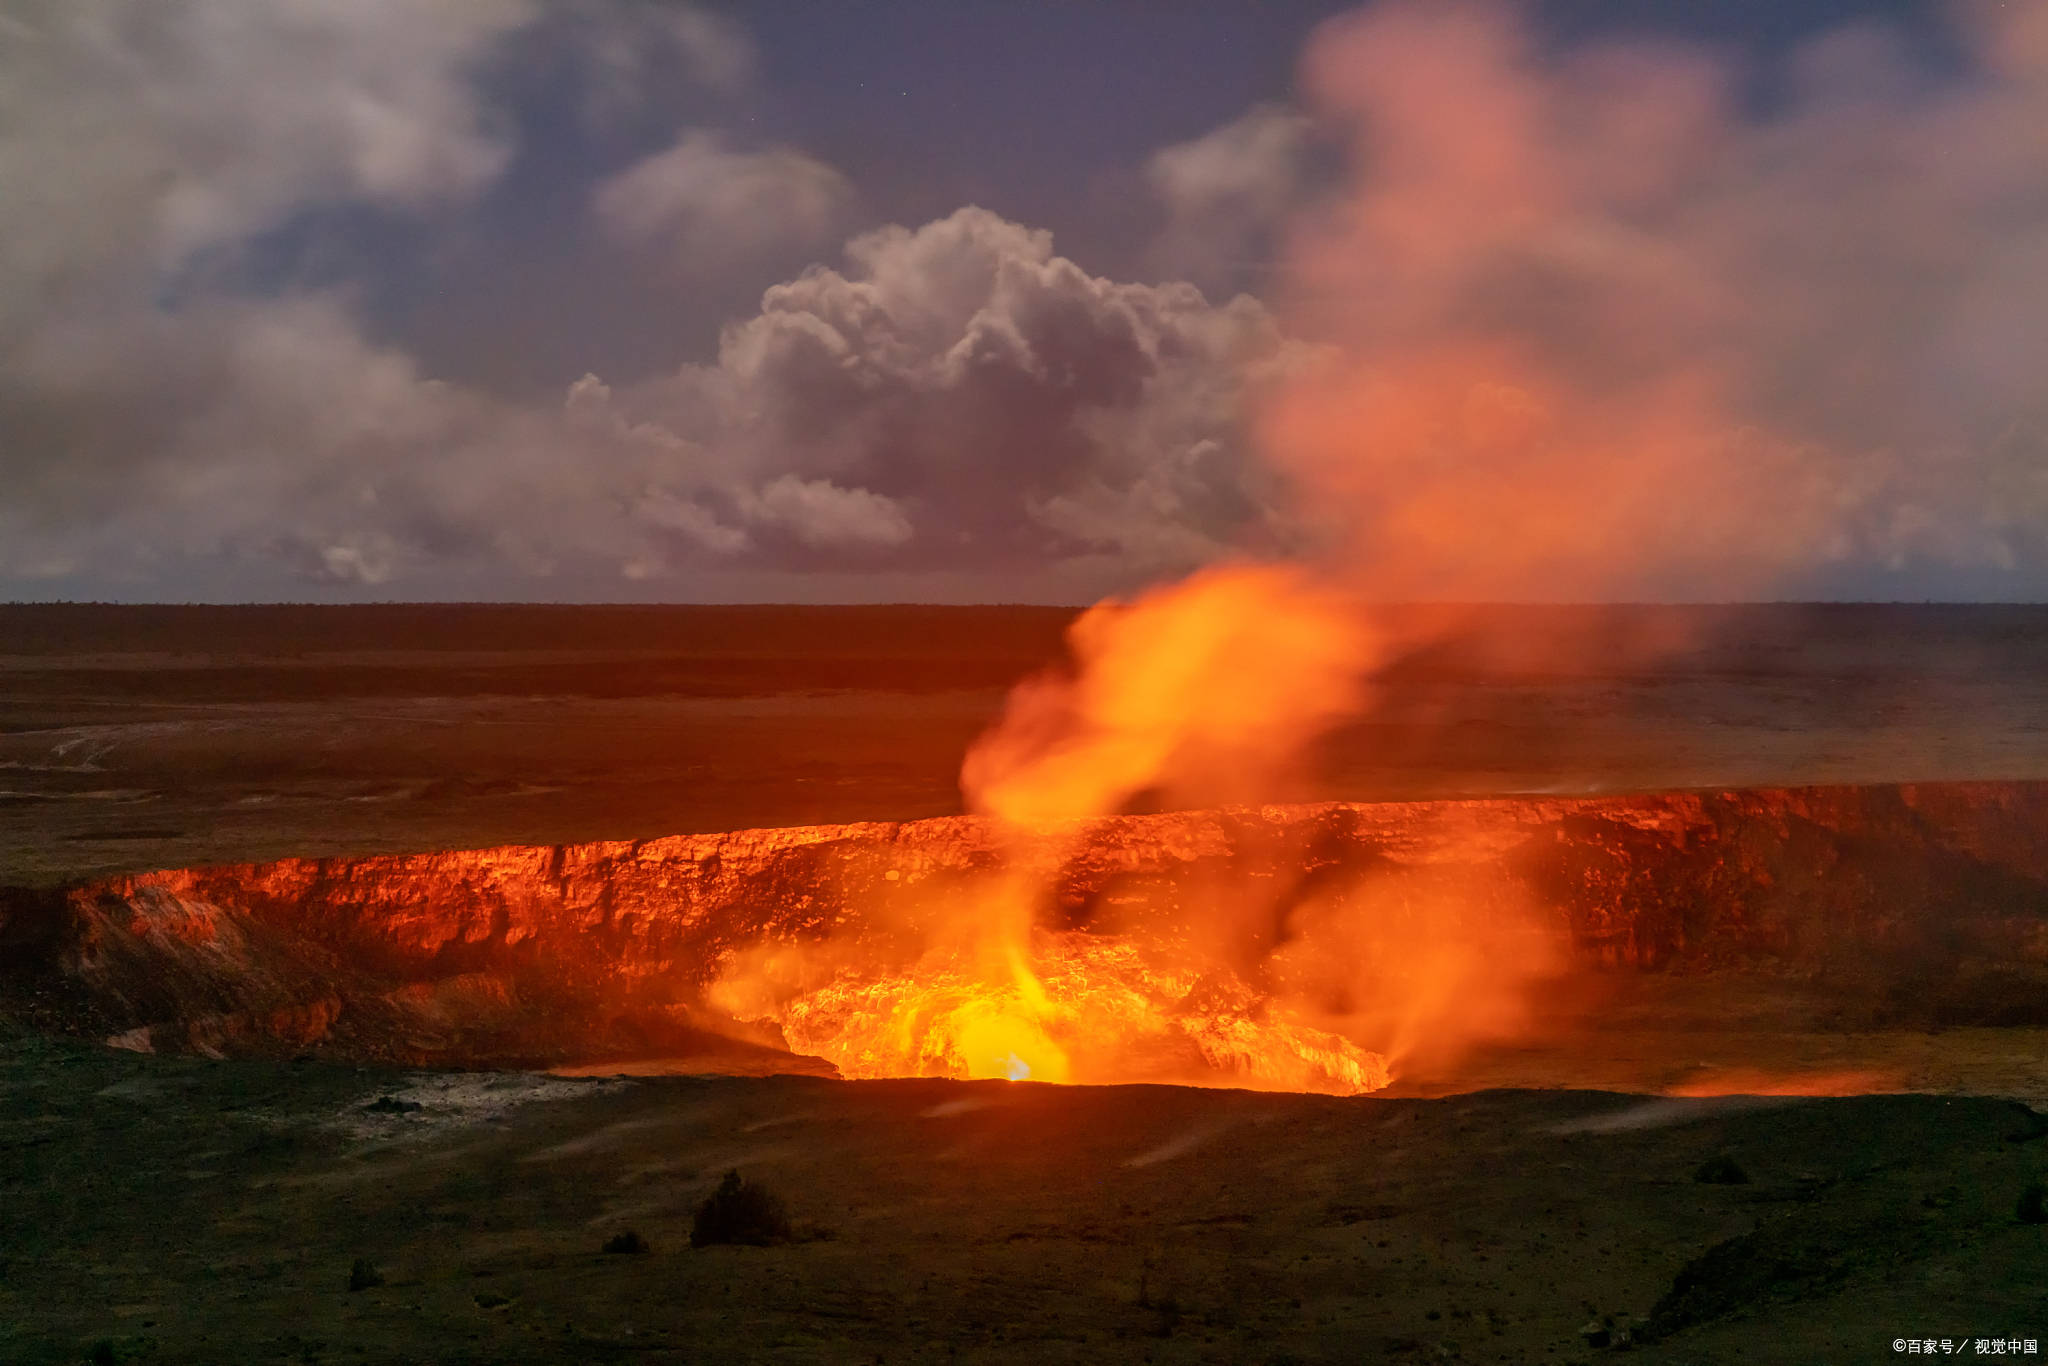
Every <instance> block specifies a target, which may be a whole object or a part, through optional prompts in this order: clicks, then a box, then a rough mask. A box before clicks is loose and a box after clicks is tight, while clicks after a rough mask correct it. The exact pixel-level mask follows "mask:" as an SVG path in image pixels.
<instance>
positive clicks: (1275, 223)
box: [1145, 105, 1314, 284]
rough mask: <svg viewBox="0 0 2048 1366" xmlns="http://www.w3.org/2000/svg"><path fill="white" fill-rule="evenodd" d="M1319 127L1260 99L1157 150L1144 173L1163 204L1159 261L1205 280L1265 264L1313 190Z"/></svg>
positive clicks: (1169, 271)
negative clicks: (1311, 158) (1311, 162)
mask: <svg viewBox="0 0 2048 1366" xmlns="http://www.w3.org/2000/svg"><path fill="white" fill-rule="evenodd" d="M1313 129H1314V124H1313V123H1312V122H1311V120H1310V119H1309V118H1308V117H1307V116H1305V115H1303V114H1301V113H1300V112H1298V111H1295V110H1291V109H1285V108H1282V107H1280V106H1277V105H1257V106H1254V107H1253V108H1252V109H1249V110H1247V111H1246V112H1245V113H1243V114H1241V115H1239V116H1238V117H1237V118H1235V119H1232V120H1231V121H1230V122H1229V123H1226V124H1223V125H1222V126H1221V127H1218V128H1215V129H1212V130H1210V131H1209V132H1207V133H1205V134H1203V135H1202V136H1201V137H1199V138H1196V139H1194V140H1193V141H1190V142H1182V143H1176V144H1175V145H1173V146H1171V147H1166V148H1162V149H1160V150H1159V151H1158V152H1155V153H1154V154H1153V155H1152V157H1151V159H1150V160H1149V161H1147V162H1146V163H1145V178H1146V180H1147V181H1148V182H1149V183H1150V184H1151V186H1152V190H1153V193H1154V194H1156V195H1157V196H1158V197H1159V200H1160V203H1161V204H1162V206H1163V207H1164V208H1165V210H1166V226H1165V228H1164V229H1163V231H1162V232H1161V233H1160V235H1159V238H1158V240H1157V241H1156V242H1154V243H1153V245H1152V249H1151V257H1152V260H1153V263H1154V265H1155V266H1156V267H1157V268H1158V269H1159V270H1160V271H1161V272H1163V273H1164V274H1165V275H1167V276H1168V277H1170V278H1178V279H1192V280H1194V281H1196V282H1197V283H1202V284H1208V283H1210V282H1211V281H1214V280H1219V279H1226V280H1227V279H1230V278H1232V277H1233V276H1235V275H1238V274H1240V273H1241V272H1242V271H1243V270H1244V269H1245V268H1247V267H1248V266H1252V265H1257V264H1263V263H1264V261H1265V259H1266V258H1267V257H1268V256H1269V255H1270V253H1271V252H1272V251H1273V250H1274V249H1275V242H1274V238H1275V236H1276V234H1277V233H1278V232H1279V230H1280V228H1281V225H1282V224H1283V223H1285V222H1286V220H1287V218H1288V217H1289V215H1291V214H1292V213H1293V212H1294V211H1295V210H1297V209H1298V208H1300V207H1301V204H1302V203H1303V201H1304V199H1305V198H1306V196H1307V194H1308V190H1309V183H1308V181H1309V177H1308V166H1307V162H1308V151H1309V141H1310V137H1311V134H1312V132H1313Z"/></svg>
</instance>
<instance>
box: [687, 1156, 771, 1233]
mask: <svg viewBox="0 0 2048 1366" xmlns="http://www.w3.org/2000/svg"><path fill="white" fill-rule="evenodd" d="M789 1238H790V1228H789V1215H788V1213H787V1212H786V1211H785V1210H784V1209H783V1208H782V1201H780V1200H778V1199H776V1198H775V1196H774V1194H773V1193H772V1192H770V1191H769V1190H768V1189H767V1188H766V1187H764V1186H761V1185H758V1184H756V1183H755V1182H752V1181H742V1180H741V1179H740V1174H739V1173H738V1172H736V1171H735V1172H727V1173H726V1174H725V1179H724V1180H723V1181H720V1182H719V1183H718V1189H717V1190H716V1191H714V1192H712V1195H711V1198H710V1199H709V1200H706V1201H705V1202H704V1203H703V1204H702V1205H700V1206H699V1207H698V1209H697V1221H696V1223H694V1224H692V1225H691V1227H690V1246H691V1247H708V1246H710V1245H711V1244H713V1243H744V1244H747V1245H748V1246H751V1247H766V1246H768V1245H769V1244H770V1243H786V1242H788V1241H789Z"/></svg>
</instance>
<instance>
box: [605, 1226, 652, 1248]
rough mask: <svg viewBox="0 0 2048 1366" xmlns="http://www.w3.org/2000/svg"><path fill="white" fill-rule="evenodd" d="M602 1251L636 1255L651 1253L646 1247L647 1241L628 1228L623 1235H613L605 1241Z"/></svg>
mask: <svg viewBox="0 0 2048 1366" xmlns="http://www.w3.org/2000/svg"><path fill="white" fill-rule="evenodd" d="M604 1250H605V1251H606V1252H619V1253H636V1252H649V1251H652V1249H651V1248H649V1247H648V1246H647V1240H646V1239H645V1238H642V1237H641V1236H640V1232H639V1230H638V1229H630V1228H629V1229H627V1230H626V1231H625V1232H624V1233H617V1234H613V1235H612V1236H611V1237H609V1238H607V1239H605V1241H604Z"/></svg>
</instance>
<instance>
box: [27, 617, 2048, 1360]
mask: <svg viewBox="0 0 2048 1366" xmlns="http://www.w3.org/2000/svg"><path fill="white" fill-rule="evenodd" d="M1070 615H1071V614H1070V613H1067V612H1064V611H1061V610H1053V609H1031V608H1006V609H948V608H912V607H905V608H808V609H799V608H585V607H575V608H571V607H552V608H551V607H462V608H447V607H362V608H316V609H308V608H292V607H277V608H148V607H0V884H12V885H15V886H26V887H50V886H55V885H58V884H61V883H65V882H68V881H71V880H74V879H78V878H81V877H86V876H93V875H101V874H107V873H118V872H124V871H138V870H144V869H150V868H160V867H170V866H185V865H195V864H207V863H222V862H244V861H252V860H262V859H272V858H279V857H287V856H314V855H328V854H365V853H377V852H403V851H412V850H427V849H437V848H470V847H480V846H487V845H498V844H508V843H528V844H539V843H560V842H566V841H587V840H599V839H624V838H635V837H640V836H653V835H661V834H676V833H688V832H708V831H719V830H731V829H740V828H747V827H760V826H781V825H800V824H818V823H827V822H847V821H861V820H903V819H912V818H918V817H925V816H937V815H945V814H949V813H952V812H955V811H957V810H958V809H959V795H958V791H957V787H956V785H955V778H956V775H957V771H958V763H959V758H960V754H961V752H962V750H963V749H964V748H965V746H966V744H967V743H968V742H969V741H970V740H971V738H972V737H973V736H974V735H975V734H976V733H977V732H978V731H979V730H980V729H981V728H982V727H983V726H984V725H985V724H987V722H988V721H989V720H990V719H992V718H993V716H994V715H995V714H996V713H997V711H998V709H999V708H1000V705H1001V701H1002V697H1003V695H1004V692H1005V690H1006V688H1007V687H1008V685H1009V684H1010V683H1011V682H1013V681H1014V680H1015V679H1016V678H1017V677H1019V676H1020V675H1022V674H1023V673H1026V672H1028V671H1029V670H1031V669H1033V668H1036V667H1040V666H1042V665H1044V664H1047V663H1050V662H1052V661H1054V660H1056V659H1057V658H1058V656H1059V652H1060V633H1061V630H1062V628H1063V626H1064V624H1065V622H1066V621H1067V620H1068V619H1069V617H1070ZM1645 642H1657V643H1658V648H1656V649H1654V650H1649V649H1646V648H1645ZM1380 688H1381V694H1380V702H1379V705H1378V706H1377V707H1376V708H1375V710H1374V711H1373V713H1372V717H1371V720H1370V721H1369V722H1368V723H1365V724H1361V725H1358V726H1355V727H1353V728H1351V729H1349V730H1347V731H1345V732H1344V733H1342V734H1340V735H1337V736H1335V737H1332V738H1331V740H1330V741H1329V742H1328V743H1327V744H1325V745H1323V746H1322V747H1321V748H1320V749H1319V751H1318V753H1317V755H1316V756H1315V762H1314V764H1313V765H1312V767H1311V769H1310V771H1308V772H1306V773H1305V774H1304V775H1303V776H1302V777H1301V779H1300V781H1299V783H1298V785H1297V786H1296V787H1295V788H1293V789H1291V790H1289V791H1287V792H1284V793H1276V794H1273V795H1275V796H1276V797H1281V798H1286V799H1289V800H1317V799H1352V800H1399V799H1404V798H1420V797H1445V796H1484V795H1500V794H1511V793H1520V792H1565V793H1589V792H1631V791H1660V790H1671V789H1684V788H1716V789H1718V788H1730V787H1748V786H1788V785H1798V784H1816V783H1884V782H1915V781H1933V780H1949V779H1976V780H1984V779H2040V778H2048V729H2044V725H2048V610H2043V609H2039V608H2029V607H1981V608H1934V607H1879V606H1870V607H1853V606H1844V607H1792V606H1788V607H1773V608H1745V609H1723V608H1696V609H1516V610H1508V609H1501V610H1497V611H1490V612H1486V613H1482V614H1479V615H1477V616H1476V617H1474V618H1472V619H1471V621H1470V622H1469V623H1468V628H1467V629H1466V630H1465V631H1464V632H1463V633H1462V634H1461V635H1459V636H1458V637H1456V638H1454V639H1451V640H1448V641H1446V642H1443V643H1441V644H1439V645H1437V646H1434V647H1432V648H1431V649H1429V650H1426V651H1419V652H1416V653H1414V654H1411V655H1410V656H1408V657H1406V658H1403V659H1400V660H1396V661H1393V662H1392V663H1391V664H1390V666H1389V668H1388V669H1387V670H1386V671H1385V673H1384V674H1383V676H1382V678H1381V679H1380ZM0 951H4V950H0ZM4 966H5V965H4V964H0V967H4ZM1796 986H1797V984H1788V983H1782V982H1779V983H1757V982H1743V981H1728V980H1722V979H1719V978H1716V977H1714V976H1712V975H1705V976H1687V977H1658V976H1655V975H1643V976H1637V977H1633V978H1630V979H1628V980H1626V981H1616V982H1614V983H1612V984H1610V989H1609V990H1607V991H1605V992H1602V993H1596V994H1595V995H1594V996H1593V997H1578V998H1575V999H1574V1003H1573V1006H1572V1009H1574V1010H1576V1011H1577V1012H1579V1015H1578V1017H1576V1018H1575V1019H1574V1020H1572V1021H1571V1022H1570V1023H1571V1028H1570V1029H1568V1030H1563V1031H1561V1032H1557V1033H1554V1034H1553V1035H1552V1036H1551V1037H1550V1038H1549V1039H1548V1040H1546V1041H1544V1042H1542V1043H1541V1044H1531V1045H1530V1046H1529V1047H1528V1048H1525V1049H1521V1050H1515V1049H1506V1050H1494V1051H1492V1052H1490V1053H1488V1054H1486V1055H1483V1056H1480V1057H1475V1058H1472V1059H1470V1060H1469V1061H1468V1063H1467V1064H1466V1065H1465V1066H1464V1068H1463V1070H1462V1071H1461V1072H1453V1073H1450V1074H1446V1075H1444V1076H1440V1077H1434V1078H1431V1079H1429V1082H1428V1085H1427V1086H1420V1085H1411V1087H1410V1088H1409V1089H1410V1092H1411V1093H1410V1094H1408V1095H1405V1096H1394V1097H1367V1098H1362V1099H1355V1100H1336V1099H1330V1098H1325V1097H1313V1096H1291V1095H1253V1094H1250V1093H1245V1092H1236V1091H1199V1090H1191V1089H1185V1088H1170V1087H1129V1088H1048V1087H1038V1086H1030V1085H1025V1086H1010V1085H1004V1084H984V1083H972V1084H969V1083H948V1082H937V1081H917V1082H875V1083H858V1084H849V1083H840V1082H831V1081H823V1080H818V1079H813V1078H800V1077H769V1078H726V1079H690V1078H677V1077H649V1078H637V1079H632V1080H606V1079H595V1078H591V1079H570V1078H559V1077H546V1076H536V1075H531V1074H491V1073H473V1074H461V1073H452V1074H451V1073H420V1072H397V1071H380V1070H374V1069H361V1068H353V1067H346V1066H338V1065H335V1064H332V1063H326V1062H313V1061H307V1062H300V1063H296V1064H294V1063H290V1062H286V1061H274V1062H270V1061H254V1060H236V1061H210V1060H206V1059H198V1058H176V1057H151V1056H142V1055H136V1054H130V1053H123V1052H118V1051H114V1050H110V1049H105V1048H102V1047H98V1046H96V1045H93V1044H91V1043H88V1042H82V1041H79V1040H75V1039H62V1038H52V1037H49V1036H45V1035H41V1034H36V1033H33V1032H31V1031H29V1030H28V1029H27V1028H26V1027H24V1026H23V1025H22V1024H20V1023H19V1022H15V1023H9V1022H7V1021H5V1020H0V1362H16V1361H20V1362H44V1361H48V1362H60V1361H61V1362H70V1361H81V1360H88V1359H90V1360H97V1361H131V1360H132V1361H161V1362H193V1363H203V1362H241V1361H317V1362H353V1361H375V1362H383V1361H475V1362H490V1361H541V1360H547V1361H614V1360H617V1361H623V1360H636V1361H639V1360H651V1361H679V1362H680V1361H704V1362H714V1361H719V1362H722V1361H788V1362H800V1361H819V1360H823V1361H848V1362H872V1361H878V1360H879V1361H885V1362H894V1361H956V1360H957V1361H1018V1362H1024V1361H1045V1360H1052V1361H1073V1362H1094V1361H1157V1362H1206V1361H1219V1362H1235V1361H1246V1362H1260V1363H1280V1362H1300V1363H1306V1362H1352V1361H1379V1360H1393V1361H1401V1360H1442V1359H1456V1360H1472V1361H1530V1362H1558V1361H1577V1360H1591V1359H1596V1358H1600V1357H1604V1356H1605V1355H1607V1354H1608V1353H1609V1352H1612V1351H1615V1350H1617V1346H1616V1344H1617V1343H1618V1342H1619V1339H1620V1337H1621V1335H1622V1330H1624V1329H1627V1330H1629V1336H1631V1337H1633V1338H1634V1339H1635V1342H1634V1343H1633V1345H1632V1346H1631V1347H1630V1352H1631V1355H1632V1356H1634V1357H1636V1358H1639V1359H1642V1360H1647V1361H1672V1362H1713V1361H1734V1360H1748V1361H1784V1362H1811V1361H1828V1362H1836V1361H1876V1360H1880V1359H1884V1360H1889V1359H1894V1358H1895V1357H1896V1356H1898V1355H1902V1354H1901V1353H1895V1352H1894V1347H1893V1343H1894V1340H1895V1339H1903V1338H1921V1339H1926V1338H1933V1339H1936V1340H1937V1341H1939V1340H1940V1339H1943V1338H1947V1339H1951V1340H1952V1341H1957V1342H1967V1343H1969V1344H1970V1345H1972V1346H1973V1345H1974V1341H1975V1339H1978V1338H1986V1339H1992V1338H1997V1339H2007V1338H2015V1337H2017V1338H2022V1339H2024V1338H2027V1337H2031V1338H2034V1339H2036V1340H2037V1341H2038V1340H2039V1339H2043V1338H2048V1308H2044V1306H2048V1225H2043V1224H2040V1223H2029V1222H2025V1221H2023V1220H2022V1219H2021V1218H2020V1217H2019V1211H2020V1208H2021V1204H2022V1196H2023V1192H2024V1191H2025V1190H2026V1188H2027V1187H2028V1185H2029V1184H2030V1183H2032V1182H2038V1181H2042V1180H2044V1179H2048V1122H2044V1121H2043V1120H2042V1119H2041V1118H2040V1117H2038V1116H2036V1115H2035V1113H2034V1111H2033V1110H2031V1109H2029V1108H2028V1105H2027V1104H2026V1102H2028V1101H2032V1102H2033V1103H2034V1104H2036V1105H2039V1104H2041V1103H2043V1102H2044V1101H2048V1059H2044V1056H2043V1052H2044V1050H2043V1038H2044V1036H2043V1032H2042V1031H2041V1030H2039V1029H2036V1028H2012V1029H1952V1030H1942V1031H1930V1030H1912V1029H1891V1030H1889V1031H1885V1032H1882V1033H1866V1034H1849V1033H1844V1032H1842V1031H1841V1029H1840V1027H1839V1026H1838V1025H1831V1024H1830V1023H1829V1021H1828V1020H1827V1019H1825V1018H1822V1017H1816V1016H1813V1015H1812V1014H1810V1012H1808V1011H1807V1009H1806V1005H1805V1003H1804V1002H1803V1001H1802V1000H1801V999H1800V998H1799V996H1798V992H1797V989H1796ZM1560 1008H1562V1007H1560ZM1716 1067H1718V1068H1720V1069H1723V1071H1724V1072H1726V1073H1727V1074H1729V1075H1741V1074H1742V1072H1741V1070H1742V1069H1743V1068H1753V1069H1756V1070H1757V1071H1758V1072H1760V1073H1764V1074H1771V1075H1782V1074H1790V1073H1798V1072H1801V1071H1802V1070H1804V1071H1806V1072H1812V1071H1815V1070H1833V1071H1835V1072H1837V1073H1842V1072H1856V1071H1858V1070H1865V1071H1868V1072H1874V1073H1881V1074H1885V1075H1890V1076H1894V1077H1897V1078H1901V1079H1902V1080H1901V1081H1899V1082H1898V1083H1897V1084H1898V1085H1900V1086H1903V1087H1905V1088H1907V1089H1911V1090H1914V1091H1924V1092H1930V1093H1941V1094H1924V1095H1886V1096H1861V1097H1843V1098H1836V1099H1798V1098H1790V1097H1778V1098H1771V1099H1757V1098H1740V1097H1718V1098H1696V1099H1682V1100H1681V1099H1671V1098H1656V1097H1644V1096H1631V1095H1623V1094H1613V1093H1609V1092H1612V1091H1624V1090H1631V1089H1644V1090H1654V1089H1660V1084H1661V1082H1662V1081H1665V1080H1669V1079H1671V1078H1676V1077H1692V1076H1697V1075H1700V1069H1702V1068H1716ZM1482 1087H1496V1088H1513V1089H1495V1090H1481V1089H1479V1088H1482ZM1572 1088H1581V1089H1572ZM1584 1088H1599V1090H1597V1091H1596V1090H1593V1089H1584ZM1417 1091H1428V1092H1430V1093H1433V1094H1434V1093H1443V1092H1460V1091H1463V1092H1467V1093H1466V1094H1445V1095H1439V1096H1438V1098H1433V1099H1431V1098H1423V1097H1422V1096H1421V1095H1419V1094H1415V1092H1417ZM386 1098H388V1100H387V1099H386ZM413 1107H417V1108H413ZM1720 1157H1726V1158H1728V1159H1730V1160H1731V1161H1732V1163H1733V1168H1734V1169H1735V1170H1738V1171H1739V1172H1740V1174H1741V1175H1743V1176H1744V1177H1746V1178H1747V1179H1746V1180H1744V1181H1740V1182H1716V1181H1702V1180H1698V1179H1695V1178H1696V1177H1697V1176H1699V1175H1701V1174H1703V1164H1707V1163H1708V1162H1709V1160H1710V1159H1715V1158H1720ZM734 1168H737V1169H739V1170H740V1171H741V1172H742V1173H743V1174H744V1175H746V1176H748V1177H750V1178H754V1179H758V1180H760V1181H762V1182H763V1183H765V1184H766V1185H768V1186H769V1187H770V1188H772V1189H773V1190H775V1191H777V1192H778V1193H779V1194H780V1195H781V1196H782V1197H783V1199H784V1200H785V1202H786V1203H787V1205H788V1207H789V1212H790V1215H791V1217H792V1219H793V1220H794V1221H795V1225H796V1233H797V1238H796V1240H795V1241H792V1242H788V1243H785V1244H781V1245H777V1246H772V1247H761V1248H752V1247H747V1248H731V1247H719V1248H703V1249H692V1248H691V1247H690V1246H689V1243H688V1233H689V1227H690V1215H691V1212H692V1211H693V1210H694V1209H695V1207H696V1206H697V1204H698V1203H699V1202H701V1201H702V1200H703V1199H704V1198H705V1197H706V1196H707V1195H708V1194H709V1193H710V1191H711V1190H712V1188H713V1187H714V1186H715V1185H716V1184H717V1182H718V1180H719V1178H720V1177H721V1176H722V1175H723V1174H724V1172H726V1171H727V1170H730V1169H734ZM1706 1174H1714V1169H1713V1168H1706ZM1719 1174H1720V1175H1722V1176H1727V1175H1730V1169H1729V1168H1728V1167H1726V1166H1722V1167H1720V1169H1719ZM629 1228H630V1229H632V1230H635V1231H637V1232H638V1233H640V1234H641V1235H642V1236H643V1238H644V1239H645V1241H646V1243H647V1244H648V1245H649V1246H650V1248H651V1251H648V1252H646V1253H641V1254H607V1253H604V1252H602V1251H600V1248H601V1247H602V1245H603V1244H604V1243H605V1241H606V1240H607V1239H609V1238H611V1237H613V1236H614V1235H615V1234H618V1233H620V1232H622V1231H624V1230H626V1229H629ZM358 1259H361V1260H362V1261H364V1262H365V1263H367V1264H368V1267H369V1268H373V1269H374V1271H375V1273H376V1274H375V1276H366V1277H363V1278H359V1279H364V1280H373V1281H377V1282H379V1283H377V1284H366V1285H364V1286H363V1288H360V1289H354V1290H352V1289H350V1273H351V1268H352V1267H353V1266H354V1264H355V1262H356V1261H357V1260H358ZM1610 1320H1611V1323H1610ZM1582 1329H1588V1330H1591V1331H1590V1332H1583V1333H1582V1332H1581V1330H1582ZM1603 1334H1604V1336H1603ZM1603 1343H1604V1344H1605V1345H1603ZM1965 1354H1970V1353H1969V1352H1968V1351H1967V1350H1966V1351H1965Z"/></svg>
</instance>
